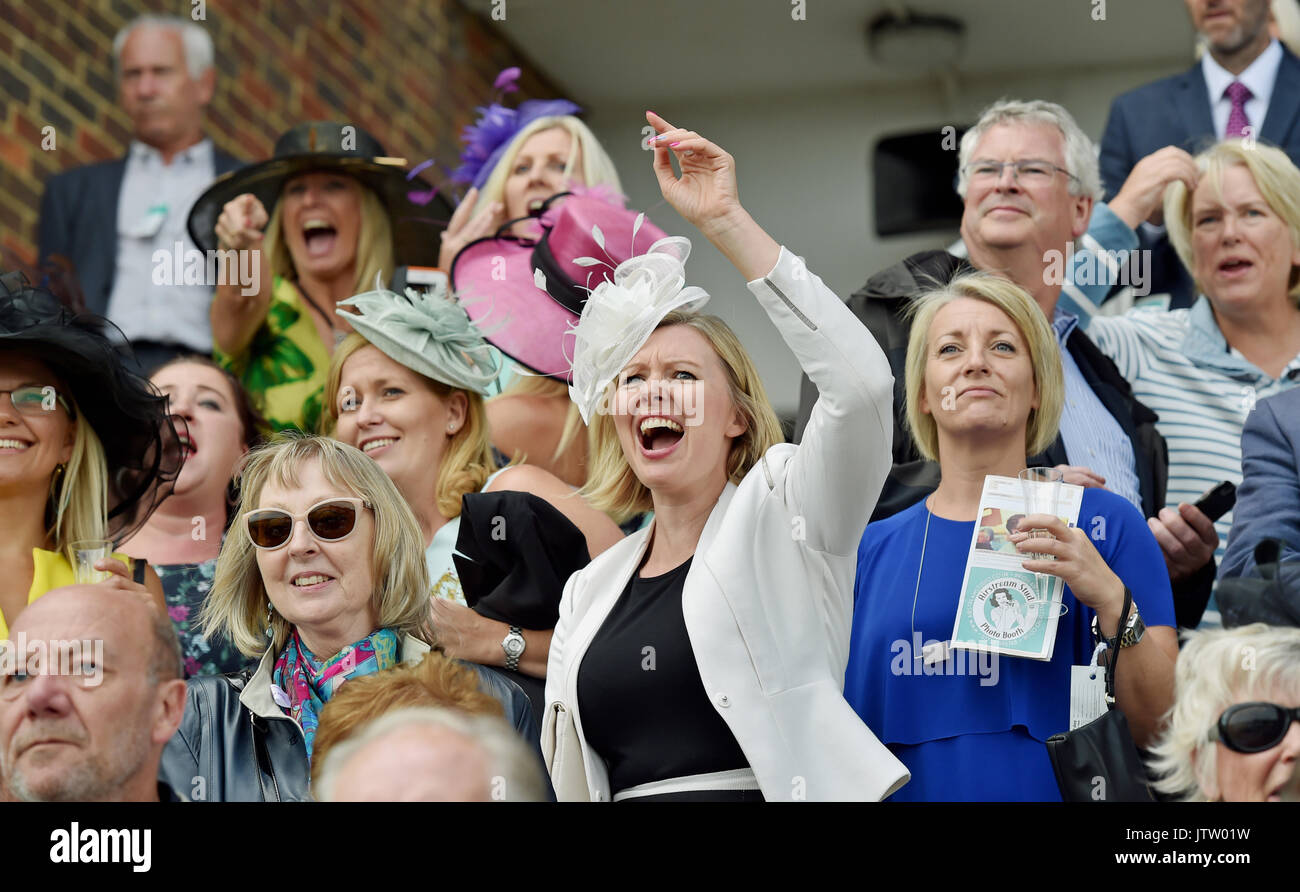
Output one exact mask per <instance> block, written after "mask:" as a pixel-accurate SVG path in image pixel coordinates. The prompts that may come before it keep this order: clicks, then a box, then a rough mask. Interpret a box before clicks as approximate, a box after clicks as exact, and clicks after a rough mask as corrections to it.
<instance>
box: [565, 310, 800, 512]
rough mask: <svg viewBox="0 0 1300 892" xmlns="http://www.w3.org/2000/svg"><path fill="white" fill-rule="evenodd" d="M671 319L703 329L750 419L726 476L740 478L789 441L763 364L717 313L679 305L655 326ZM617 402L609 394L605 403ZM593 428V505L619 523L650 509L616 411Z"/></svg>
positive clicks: (602, 415)
mask: <svg viewBox="0 0 1300 892" xmlns="http://www.w3.org/2000/svg"><path fill="white" fill-rule="evenodd" d="M670 325H688V326H690V327H691V328H693V329H695V330H696V331H698V332H699V333H700V334H702V335H704V337H705V338H707V339H708V341H709V343H710V344H711V345H712V346H713V351H714V353H716V354H717V356H718V359H719V360H720V361H721V363H722V367H723V368H724V369H726V372H727V389H728V391H729V392H730V394H731V401H732V403H733V404H734V405H735V407H736V408H737V409H739V410H740V414H741V417H742V418H743V419H744V421H745V431H744V433H742V434H741V435H740V436H738V437H734V438H732V441H731V452H730V454H729V455H728V457H727V480H728V481H730V482H731V483H739V482H740V481H741V480H742V479H743V478H744V476H745V475H746V474H747V473H749V469H750V468H752V467H754V465H756V464H758V462H759V461H760V460H761V459H762V458H763V454H764V453H765V452H767V450H768V449H770V448H772V447H773V446H775V445H776V444H777V443H782V442H784V441H785V437H784V436H783V434H782V433H781V422H780V421H778V420H777V417H776V412H775V411H774V410H773V409H772V404H771V402H770V401H769V400H768V398H767V391H766V390H764V389H763V381H762V379H761V378H759V376H758V369H757V368H755V367H754V361H753V360H752V359H750V357H749V354H748V353H747V352H745V348H744V346H743V345H742V344H741V343H740V339H739V338H737V337H736V333H735V332H733V331H732V330H731V328H730V326H728V325H727V323H726V322H723V321H722V320H721V319H719V318H718V317H717V316H708V315H705V314H703V313H695V312H691V311H686V310H674V311H673V312H671V313H669V314H668V315H667V316H665V317H664V318H663V319H662V320H661V321H660V323H659V324H658V325H657V326H655V330H656V331H657V330H659V329H661V328H667V327H668V326H670ZM616 383H617V382H616V381H611V382H610V383H609V385H608V387H609V388H613V387H614V386H615V384H616ZM607 397H608V394H607ZM612 402H613V401H612V400H609V399H608V398H607V399H606V402H605V405H611V404H612ZM591 433H592V436H591V444H592V449H591V455H590V458H589V468H588V472H587V483H586V485H585V486H583V487H582V489H581V490H580V494H581V495H583V496H584V497H586V499H587V501H589V502H590V503H591V505H592V506H593V507H594V508H596V509H597V510H600V511H604V512H605V513H606V514H608V515H610V517H612V518H614V520H615V521H616V522H618V523H624V522H625V521H627V520H628V519H630V518H632V517H635V516H636V515H637V514H640V513H642V512H645V511H649V510H651V509H652V508H653V507H654V504H653V501H652V500H651V497H650V490H649V489H647V488H646V487H645V485H644V484H643V483H642V482H641V481H640V480H639V479H637V476H636V474H635V473H634V472H633V471H632V466H631V465H629V464H628V461H627V456H625V455H624V454H623V446H622V444H621V443H620V442H619V439H618V431H617V430H616V429H615V427H614V419H613V416H612V415H610V414H609V413H608V412H597V413H596V414H595V416H593V419H592V424H591Z"/></svg>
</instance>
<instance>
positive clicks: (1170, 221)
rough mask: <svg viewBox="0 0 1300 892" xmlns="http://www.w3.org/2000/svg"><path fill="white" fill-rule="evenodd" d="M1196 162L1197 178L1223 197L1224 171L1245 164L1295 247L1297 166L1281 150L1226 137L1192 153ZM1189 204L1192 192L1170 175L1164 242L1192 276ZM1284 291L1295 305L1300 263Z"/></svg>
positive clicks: (1299, 238) (1299, 228)
mask: <svg viewBox="0 0 1300 892" xmlns="http://www.w3.org/2000/svg"><path fill="white" fill-rule="evenodd" d="M1195 161H1196V169H1197V170H1198V171H1200V174H1201V179H1200V182H1202V183H1204V182H1206V181H1207V180H1208V181H1209V182H1210V183H1211V185H1212V186H1213V187H1214V190H1215V192H1216V193H1218V195H1219V197H1220V198H1222V196H1223V172H1224V171H1225V170H1227V169H1228V168H1229V167H1232V166H1234V165H1241V166H1242V167H1245V168H1246V170H1248V171H1249V172H1250V175H1251V177H1253V178H1254V180H1255V188H1257V189H1259V194H1260V195H1262V196H1264V200H1265V201H1266V202H1268V206H1269V208H1271V209H1272V211H1273V213H1275V214H1277V215H1278V217H1280V218H1281V219H1282V222H1283V223H1285V224H1286V225H1287V228H1288V229H1289V230H1290V231H1291V244H1292V246H1300V168H1297V167H1296V166H1295V164H1293V163H1292V161H1291V159H1290V158H1289V157H1288V156H1287V154H1286V152H1283V151H1282V150H1281V149H1275V148H1273V147H1272V146H1266V145H1264V144H1263V143H1260V142H1252V143H1251V144H1249V145H1247V144H1246V143H1245V142H1244V141H1243V140H1240V139H1229V140H1225V141H1223V142H1220V143H1215V144H1214V145H1213V146H1210V148H1208V149H1206V150H1205V151H1204V152H1201V153H1200V154H1199V155H1197V156H1196V159H1195ZM1192 206H1193V201H1192V192H1190V191H1189V190H1188V188H1187V186H1186V185H1184V184H1183V182H1182V181H1181V180H1175V181H1174V182H1172V183H1170V184H1169V187H1168V188H1167V189H1165V226H1166V227H1168V229H1169V241H1170V242H1172V243H1173V246H1174V250H1175V251H1177V252H1178V259H1179V260H1181V261H1182V262H1183V266H1185V267H1186V268H1187V271H1188V272H1189V273H1191V274H1192V277H1193V278H1195V277H1196V267H1195V265H1194V264H1195V263H1196V257H1195V255H1194V253H1193V251H1192V230H1193V229H1194V223H1193V221H1192ZM1196 287H1197V289H1198V290H1200V291H1201V292H1202V293H1204V292H1205V286H1204V285H1203V284H1202V283H1201V282H1197V283H1196ZM1287 291H1288V293H1289V294H1290V295H1291V297H1292V298H1294V299H1295V300H1296V302H1297V303H1298V304H1300V267H1297V266H1292V267H1291V275H1290V277H1289V278H1288V280H1287Z"/></svg>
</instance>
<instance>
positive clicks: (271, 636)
mask: <svg viewBox="0 0 1300 892" xmlns="http://www.w3.org/2000/svg"><path fill="white" fill-rule="evenodd" d="M274 616H275V606H274V605H273V604H272V603H271V601H270V600H269V599H268V600H267V602H266V639H267V640H268V641H274V640H275V627H274V626H273V625H272V624H271V621H272V618H273V617H274Z"/></svg>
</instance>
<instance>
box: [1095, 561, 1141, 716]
mask: <svg viewBox="0 0 1300 892" xmlns="http://www.w3.org/2000/svg"><path fill="white" fill-rule="evenodd" d="M1132 606H1133V592H1131V591H1129V587H1128V586H1127V585H1126V586H1124V608H1123V609H1122V610H1121V611H1120V613H1119V625H1118V626H1116V627H1115V637H1114V638H1107V639H1106V649H1107V650H1109V651H1110V659H1109V660H1107V661H1106V709H1108V710H1110V709H1114V708H1115V665H1116V664H1117V663H1119V652H1120V646H1119V639H1120V636H1122V635H1123V634H1124V627H1125V626H1127V625H1128V614H1129V609H1130V608H1131V607H1132ZM1097 628H1098V629H1100V628H1101V624H1100V623H1098V624H1097Z"/></svg>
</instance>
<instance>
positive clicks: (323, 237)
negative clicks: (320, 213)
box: [302, 219, 339, 257]
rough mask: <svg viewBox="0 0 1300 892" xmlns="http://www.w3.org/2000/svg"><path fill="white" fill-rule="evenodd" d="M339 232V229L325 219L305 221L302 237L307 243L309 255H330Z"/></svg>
mask: <svg viewBox="0 0 1300 892" xmlns="http://www.w3.org/2000/svg"><path fill="white" fill-rule="evenodd" d="M338 234H339V233H338V230H337V229H335V228H334V227H333V226H331V225H330V224H329V223H328V222H327V221H325V220H320V219H312V220H308V221H306V222H305V223H303V224H302V237H303V241H304V242H305V243H306V245H307V256H308V257H327V256H329V253H330V252H331V251H333V250H334V243H335V242H336V241H338Z"/></svg>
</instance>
